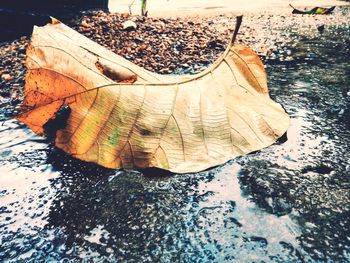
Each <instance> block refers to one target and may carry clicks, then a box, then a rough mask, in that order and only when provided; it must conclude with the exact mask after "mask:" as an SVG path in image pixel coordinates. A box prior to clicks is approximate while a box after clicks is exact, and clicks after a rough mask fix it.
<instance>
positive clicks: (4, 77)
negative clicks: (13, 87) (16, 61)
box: [1, 74, 15, 81]
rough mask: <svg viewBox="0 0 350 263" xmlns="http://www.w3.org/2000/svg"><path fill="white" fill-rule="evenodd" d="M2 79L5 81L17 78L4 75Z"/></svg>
mask: <svg viewBox="0 0 350 263" xmlns="http://www.w3.org/2000/svg"><path fill="white" fill-rule="evenodd" d="M1 78H2V79H3V80H5V81H9V80H13V79H14V78H15V77H14V76H11V75H10V74H2V75H1Z"/></svg>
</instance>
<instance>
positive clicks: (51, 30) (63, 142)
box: [18, 21, 289, 173]
mask: <svg viewBox="0 0 350 263" xmlns="http://www.w3.org/2000/svg"><path fill="white" fill-rule="evenodd" d="M24 105H25V108H26V111H25V112H24V113H23V114H21V115H20V116H19V117H18V119H19V120H20V121H22V122H24V123H25V124H27V125H28V126H29V127H30V128H31V129H32V130H33V131H34V132H36V133H38V134H43V133H44V128H43V126H44V125H45V124H46V123H47V122H48V121H49V120H50V119H52V118H54V117H55V115H56V113H57V111H58V110H59V109H60V108H61V107H62V106H64V105H67V106H68V107H69V108H70V110H71V112H70V115H69V118H68V120H67V125H66V127H62V129H60V130H58V131H57V134H56V139H55V145H56V146H57V147H58V148H60V149H63V150H64V151H65V152H67V153H69V154H71V155H72V156H74V157H76V158H78V159H81V160H84V161H89V162H95V163H97V164H99V165H102V166H105V167H108V168H118V167H124V168H132V167H137V168H146V167H159V168H162V169H167V170H170V171H172V172H178V173H186V172H196V171H201V170H204V169H207V168H209V167H212V166H216V165H219V164H222V163H224V162H226V161H228V160H230V159H232V158H234V157H236V156H240V155H243V154H246V153H249V152H252V151H256V150H259V149H261V148H264V147H266V146H269V145H271V144H272V143H274V142H275V141H276V139H277V138H278V137H280V136H282V135H283V134H284V133H285V131H286V130H287V128H288V126H289V117H288V115H287V114H286V112H285V111H284V110H283V108H282V107H281V106H280V105H279V104H277V103H275V102H274V101H272V100H271V99H270V98H269V96H268V89H267V81H266V73H265V70H264V65H263V64H262V62H261V61H260V60H259V58H258V56H257V55H256V54H255V53H254V52H253V51H252V50H250V49H249V48H247V47H244V46H241V45H236V44H235V45H233V44H231V43H230V44H229V46H228V48H227V50H226V51H225V52H224V53H223V54H222V56H221V57H220V58H219V59H218V60H217V61H216V62H215V63H214V64H213V65H211V66H210V67H209V68H208V69H206V70H205V71H203V72H202V73H199V74H197V75H193V76H188V75H183V76H164V75H159V74H156V73H152V72H149V71H147V70H145V69H143V68H140V67H138V66H136V65H135V64H133V63H131V62H129V61H127V60H125V59H123V58H122V57H120V56H118V55H116V54H114V53H112V52H111V51H109V50H107V49H105V48H103V47H102V46H100V45H98V44H97V43H95V42H93V41H91V40H89V39H88V38H86V37H84V36H82V35H81V34H79V33H78V32H76V31H74V30H72V29H71V28H69V27H67V26H66V25H64V24H62V23H57V21H56V23H54V24H49V25H46V26H44V27H35V28H34V32H33V36H32V41H31V44H30V46H29V47H28V50H27V75H26V87H25V101H24Z"/></svg>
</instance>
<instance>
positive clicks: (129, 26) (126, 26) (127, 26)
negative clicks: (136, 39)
mask: <svg viewBox="0 0 350 263" xmlns="http://www.w3.org/2000/svg"><path fill="white" fill-rule="evenodd" d="M136 28H137V25H136V23H135V22H133V21H131V20H128V21H125V22H124V23H123V30H125V31H133V30H136Z"/></svg>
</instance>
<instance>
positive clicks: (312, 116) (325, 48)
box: [0, 25, 350, 262]
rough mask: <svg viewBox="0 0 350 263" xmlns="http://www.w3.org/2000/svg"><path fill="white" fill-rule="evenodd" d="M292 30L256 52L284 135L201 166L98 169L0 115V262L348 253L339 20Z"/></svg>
mask: <svg viewBox="0 0 350 263" xmlns="http://www.w3.org/2000/svg"><path fill="white" fill-rule="evenodd" d="M299 29H300V28H293V27H291V28H289V29H285V30H283V31H279V32H280V33H279V34H280V35H279V39H281V41H279V40H277V41H275V45H276V47H277V48H276V49H275V51H274V52H273V53H272V54H270V55H269V57H268V58H267V59H266V61H265V62H266V65H267V71H268V78H269V87H270V94H271V96H272V97H273V98H274V99H275V100H277V101H278V102H279V103H281V104H282V105H283V106H284V107H285V109H286V110H287V112H288V113H289V114H290V116H291V123H292V125H291V127H290V129H289V131H288V133H287V136H286V137H285V138H282V139H281V140H280V141H279V142H278V143H276V144H275V145H273V146H271V147H268V148H266V149H263V150H261V151H259V152H257V153H253V154H250V155H247V156H245V157H241V158H237V159H235V160H232V161H230V162H228V163H226V164H224V165H222V166H219V167H216V168H213V169H210V170H208V171H204V172H200V173H196V174H186V175H167V174H159V173H158V171H154V170H150V171H147V172H139V171H119V170H118V171H112V170H105V169H102V168H100V167H97V166H94V165H91V164H86V163H82V162H80V161H77V160H74V159H72V158H70V157H69V156H66V155H65V154H64V153H62V152H60V151H58V150H56V149H55V148H54V147H53V146H52V144H51V143H50V142H49V141H47V140H45V139H43V138H41V137H38V136H36V135H34V134H33V133H32V132H31V131H30V130H28V129H27V128H26V127H24V126H23V125H21V124H19V123H18V122H16V121H15V120H12V119H8V120H5V121H4V122H2V123H1V126H0V135H1V136H0V156H1V158H0V165H1V166H0V238H1V246H0V260H1V261H10V262H18V261H23V262H24V261H25V262H44V261H45V260H48V261H50V260H52V261H58V260H62V262H70V261H74V260H76V261H81V260H82V259H84V260H86V261H89V260H91V262H113V261H114V262H115V261H117V262H158V261H159V262H233V261H235V260H236V261H237V262H348V261H350V233H349V231H348V230H349V229H350V221H349V220H350V183H349V182H350V153H349V152H350V151H349V150H350V69H349V58H350V47H349V45H350V39H349V33H350V28H349V26H348V25H342V26H328V25H326V27H325V29H324V32H323V33H320V32H318V31H317V30H316V31H315V28H313V30H311V31H312V33H310V32H309V31H308V30H302V31H300V30H299ZM271 35H274V34H271ZM282 39H283V41H282ZM1 114H5V113H4V112H3V111H1ZM2 117H3V119H4V118H5V117H4V115H3V116H2Z"/></svg>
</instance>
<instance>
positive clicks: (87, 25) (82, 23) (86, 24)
mask: <svg viewBox="0 0 350 263" xmlns="http://www.w3.org/2000/svg"><path fill="white" fill-rule="evenodd" d="M81 25H82V26H83V27H91V25H90V24H89V23H88V22H87V21H86V20H83V21H82V22H81Z"/></svg>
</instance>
